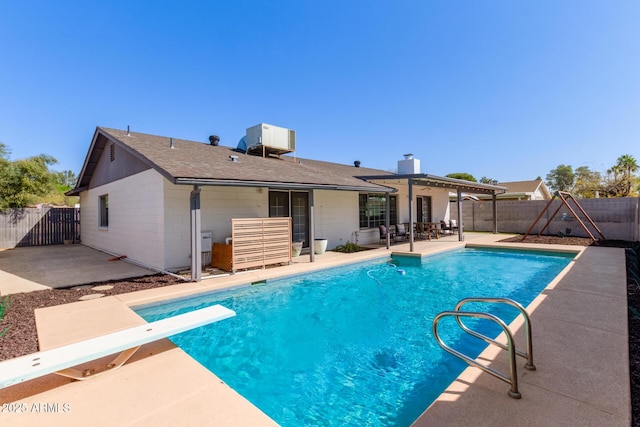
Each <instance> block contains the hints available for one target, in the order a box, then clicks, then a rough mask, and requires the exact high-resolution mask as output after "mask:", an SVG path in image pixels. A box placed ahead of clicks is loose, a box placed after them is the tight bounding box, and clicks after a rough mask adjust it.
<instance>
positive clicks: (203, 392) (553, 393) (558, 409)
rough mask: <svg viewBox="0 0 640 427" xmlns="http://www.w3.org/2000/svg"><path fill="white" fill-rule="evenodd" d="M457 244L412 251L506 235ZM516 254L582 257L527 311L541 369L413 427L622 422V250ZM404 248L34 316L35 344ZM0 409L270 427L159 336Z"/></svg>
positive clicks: (625, 398) (456, 389)
mask: <svg viewBox="0 0 640 427" xmlns="http://www.w3.org/2000/svg"><path fill="white" fill-rule="evenodd" d="M456 237H457V236H456ZM465 237H466V242H464V243H460V242H457V241H456V240H455V238H446V239H440V240H437V241H431V242H422V241H421V242H416V243H415V251H416V252H415V253H419V254H421V255H425V254H429V253H435V252H440V251H443V250H450V249H454V248H457V247H461V246H464V245H465V244H467V245H473V244H482V245H484V244H487V245H495V241H496V240H500V239H503V238H505V235H490V234H476V233H466V234H465ZM505 246H507V247H509V248H514V247H515V246H517V245H514V244H507V245H505ZM522 246H524V247H528V248H532V247H534V248H542V249H546V250H549V249H557V250H572V251H580V254H579V255H578V256H577V257H576V259H575V260H574V261H572V263H571V264H570V265H569V266H568V267H567V268H566V269H565V270H564V271H563V273H562V274H561V275H560V276H558V278H556V279H555V280H554V281H553V282H552V283H551V284H550V285H549V286H548V287H547V288H546V289H545V290H544V291H543V292H542V294H541V295H539V296H538V297H537V298H536V299H535V300H534V301H533V302H532V304H530V305H529V306H528V307H527V311H528V312H529V314H530V316H531V321H532V327H533V346H534V347H533V348H534V362H535V364H536V366H537V368H538V369H537V370H536V371H534V372H529V371H525V370H524V369H522V365H523V360H522V359H519V360H518V379H519V386H520V392H521V393H522V399H520V400H514V399H511V398H509V397H508V396H507V390H508V387H509V386H508V385H507V384H506V383H504V382H502V381H499V380H497V379H496V378H494V377H492V376H490V375H489V374H486V373H483V372H481V371H480V370H478V369H476V368H468V369H466V370H465V371H464V372H463V373H462V374H461V376H460V377H459V378H458V379H457V380H456V381H454V382H453V383H452V384H451V385H450V387H449V388H448V389H447V390H446V391H445V392H444V393H443V394H442V395H441V396H440V397H439V399H438V400H436V401H435V402H434V403H433V404H432V405H431V407H430V408H429V409H428V411H426V412H425V413H424V414H423V415H422V416H421V417H420V418H419V419H418V420H417V421H416V423H415V425H417V426H426V425H428V426H451V425H455V426H484V425H487V426H489V425H491V426H511V425H514V424H518V425H524V426H529V425H531V426H534V425H535V426H537V427H540V426H576V425H580V426H603V425H607V426H629V425H630V423H631V399H630V390H629V357H628V332H627V314H626V313H627V299H626V273H625V260H624V250H622V249H616V248H600V247H589V248H583V247H575V246H572V247H568V246H551V245H531V244H527V245H522ZM404 251H408V244H402V245H394V246H393V247H392V248H391V250H390V251H387V250H386V249H384V248H380V249H375V250H371V251H366V252H360V253H356V254H338V253H334V252H327V253H325V254H323V255H320V256H317V257H316V262H315V263H313V264H311V263H309V262H308V256H303V257H299V258H297V259H295V262H294V263H293V264H292V265H289V266H283V267H277V268H271V269H267V270H259V271H252V272H246V273H238V274H235V275H229V276H224V277H219V278H215V279H208V280H203V281H202V282H200V283H185V284H180V285H174V286H170V287H165V288H157V289H151V290H147V291H140V292H134V293H131V294H122V295H117V296H112V297H106V298H101V299H97V300H91V301H83V302H78V303H73V304H66V305H64V306H56V307H50V308H46V309H40V310H37V311H36V322H37V328H38V337H39V340H40V347H41V349H48V348H52V347H55V346H59V345H63V344H66V343H70V342H74V341H77V340H81V339H85V338H89V337H92V336H96V335H100V334H104V333H107V332H113V331H116V330H121V329H123V328H126V327H130V326H135V325H139V324H142V323H144V320H142V319H141V318H140V317H139V316H137V315H136V314H135V313H133V311H131V310H130V309H129V307H130V306H134V305H140V304H144V303H150V302H155V301H159V300H164V299H170V298H176V297H182V296H188V295H191V294H194V293H199V292H206V291H211V290H216V289H223V288H227V287H233V286H238V285H242V284H247V283H251V282H256V281H261V280H267V279H272V278H276V277H281V276H286V275H295V274H303V273H305V272H308V271H311V270H315V269H321V268H327V267H332V266H336V265H340V264H344V263H353V262H357V261H365V260H369V259H373V258H376V257H383V256H388V255H389V253H390V252H404ZM519 322H520V320H519V319H516V320H515V321H514V323H513V324H512V327H513V328H514V329H515V328H519V326H520V323H519ZM519 329H521V328H519ZM521 335H522V333H521V331H519V332H518V333H517V334H516V343H517V344H518V348H521V347H522V344H521V343H522V342H523V341H522V336H521ZM504 356H505V352H503V351H499V352H498V351H497V350H496V349H494V348H489V349H487V350H486V351H485V352H484V353H483V354H482V355H481V356H480V357H481V358H483V359H486V360H487V361H488V362H487V363H489V361H490V363H491V366H492V367H494V368H495V369H498V370H500V371H503V372H506V371H508V369H507V367H506V363H505V360H506V358H505V357H504ZM452 357H453V356H452ZM0 404H2V405H5V406H3V407H5V408H11V409H12V410H11V411H5V412H0V423H2V425H20V426H25V425H43V424H46V425H61V426H62V425H65V426H68V425H94V426H99V425H105V426H106V425H131V426H138V425H139V426H143V425H175V424H180V425H218V426H220V425H223V426H226V425H229V426H231V425H234V426H237V425H251V426H257V425H265V426H266V425H275V423H274V422H273V421H272V420H271V419H269V418H268V417H267V416H266V415H265V414H264V413H262V412H261V411H260V410H259V409H257V408H255V407H254V406H252V405H251V404H250V403H249V402H248V401H246V400H245V399H244V398H243V397H242V396H240V395H239V394H238V393H236V392H235V391H234V390H232V389H231V388H230V387H228V386H227V385H226V384H224V383H223V382H222V381H221V380H220V379H219V378H217V377H216V376H215V375H214V374H212V373H211V372H209V371H207V370H206V369H205V368H203V367H202V366H201V365H199V364H198V363H197V362H195V361H194V360H193V359H191V357H189V356H188V355H187V354H186V353H184V352H183V351H182V350H180V349H179V348H177V347H175V346H174V345H173V344H172V343H171V342H170V341H168V340H161V341H158V342H156V343H153V344H149V345H146V346H144V347H143V348H141V349H140V350H139V351H138V353H137V354H136V355H135V356H134V358H132V359H131V360H130V361H129V362H128V363H127V364H125V365H124V366H123V367H121V368H120V369H118V370H115V371H113V372H110V373H108V374H106V375H103V376H99V377H95V378H90V379H89V380H87V381H79V382H72V381H70V380H68V379H66V378H63V377H59V376H56V375H47V376H45V377H41V378H39V379H35V380H31V381H28V382H26V383H23V384H19V385H15V386H12V387H9V388H6V389H0ZM9 405H11V406H9ZM18 411H21V412H18Z"/></svg>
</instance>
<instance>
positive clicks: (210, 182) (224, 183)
mask: <svg viewBox="0 0 640 427" xmlns="http://www.w3.org/2000/svg"><path fill="white" fill-rule="evenodd" d="M174 182H175V184H177V185H204V186H219V187H263V188H264V187H268V188H288V189H297V190H339V191H358V192H381V193H393V192H395V191H397V190H396V189H395V188H391V187H386V186H382V185H376V187H371V186H357V185H336V184H307V183H297V182H275V181H243V180H234V179H207V178H176V179H175V181H174Z"/></svg>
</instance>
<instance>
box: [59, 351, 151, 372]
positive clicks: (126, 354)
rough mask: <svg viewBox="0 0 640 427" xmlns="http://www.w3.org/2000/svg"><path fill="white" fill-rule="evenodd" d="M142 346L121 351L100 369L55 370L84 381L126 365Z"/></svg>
mask: <svg viewBox="0 0 640 427" xmlns="http://www.w3.org/2000/svg"><path fill="white" fill-rule="evenodd" d="M140 347H142V346H137V347H133V348H130V349H128V350H125V351H123V352H122V353H120V354H119V355H118V357H116V358H115V359H113V360H112V361H111V363H109V364H108V365H106V366H104V367H103V368H102V369H100V370H99V371H97V370H95V369H83V370H80V369H76V368H66V369H61V370H59V371H56V372H54V374H57V375H60V376H63V377H67V378H71V379H72V380H78V381H82V380H86V379H88V378H90V377H97V376H98V375H102V374H104V373H107V372H109V371H111V370H113V369H117V368H119V367H120V366H122V365H124V364H125V363H127V361H128V360H129V359H130V358H131V356H133V355H134V354H135V352H136V351H138V350H139V349H140Z"/></svg>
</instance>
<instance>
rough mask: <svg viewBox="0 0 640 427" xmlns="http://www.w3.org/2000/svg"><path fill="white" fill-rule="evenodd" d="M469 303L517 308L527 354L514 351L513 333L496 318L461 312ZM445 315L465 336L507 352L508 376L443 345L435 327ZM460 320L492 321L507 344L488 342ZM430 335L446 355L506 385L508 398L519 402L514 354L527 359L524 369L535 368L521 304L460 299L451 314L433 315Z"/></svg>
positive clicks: (486, 338)
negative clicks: (453, 319) (521, 319)
mask: <svg viewBox="0 0 640 427" xmlns="http://www.w3.org/2000/svg"><path fill="white" fill-rule="evenodd" d="M470 302H489V303H504V304H509V305H511V306H513V307H515V308H517V309H518V310H519V311H520V313H521V314H522V315H523V317H524V321H525V329H526V340H527V351H526V352H521V351H518V350H516V348H515V341H514V338H513V334H512V333H511V331H510V330H509V327H508V326H507V325H506V324H505V323H504V322H503V321H502V320H501V319H500V318H498V317H497V316H495V315H493V314H491V313H484V312H479V311H460V308H461V307H462V306H463V305H465V304H467V303H470ZM447 316H451V317H454V318H455V319H456V322H457V323H458V325H459V326H460V328H461V329H462V330H463V331H465V332H467V333H468V334H470V335H472V336H474V337H476V338H479V339H481V340H483V341H485V342H487V343H488V344H494V345H496V346H498V347H500V348H502V349H503V350H507V352H508V353H509V375H508V376H507V375H504V374H503V373H501V372H498V371H496V370H495V369H492V368H490V367H489V366H486V365H483V364H481V363H479V362H478V361H477V360H475V359H472V358H470V357H469V356H467V355H465V354H463V353H461V352H459V351H457V350H455V349H453V348H451V347H449V346H448V345H446V344H445V343H444V341H443V340H442V338H440V335H439V334H438V324H439V323H440V320H441V319H442V318H444V317H447ZM462 317H472V318H481V319H486V320H491V321H493V322H494V323H496V324H498V325H499V326H500V327H501V328H502V330H503V332H504V334H505V336H506V338H507V344H506V345H505V344H502V343H500V342H498V341H496V340H494V339H491V338H489V337H487V336H485V335H483V334H481V333H479V332H476V331H472V330H471V329H469V328H468V327H467V326H466V325H465V324H464V323H463V322H462V320H461V318H462ZM433 335H434V337H435V339H436V342H437V343H438V344H439V345H440V346H441V347H442V348H443V349H444V350H445V351H447V352H449V353H451V354H453V355H454V356H457V357H459V358H460V359H462V360H464V361H465V362H467V363H468V364H469V365H471V366H474V367H476V368H478V369H481V370H483V371H485V372H487V373H488V374H491V375H493V376H494V377H496V378H498V379H500V380H502V381H504V382H506V383H507V384H510V385H511V388H510V390H509V396H511V397H513V398H514V399H520V398H521V397H522V395H521V394H520V392H519V391H518V372H517V367H516V355H518V356H521V357H524V358H526V359H527V363H526V364H525V368H526V369H529V370H535V369H536V367H535V365H534V364H533V345H532V342H531V322H530V319H529V315H528V314H527V312H526V310H525V309H524V307H522V305H521V304H519V303H518V302H516V301H514V300H512V299H509V298H480V297H471V298H464V299H462V300H460V301H459V302H458V304H456V308H455V310H454V311H443V312H441V313H438V314H437V315H436V317H435V318H434V319H433Z"/></svg>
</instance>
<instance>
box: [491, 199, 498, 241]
mask: <svg viewBox="0 0 640 427" xmlns="http://www.w3.org/2000/svg"><path fill="white" fill-rule="evenodd" d="M491 199H492V201H493V234H498V202H497V197H496V192H495V191H494V192H493V197H492V198H491Z"/></svg>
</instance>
